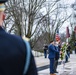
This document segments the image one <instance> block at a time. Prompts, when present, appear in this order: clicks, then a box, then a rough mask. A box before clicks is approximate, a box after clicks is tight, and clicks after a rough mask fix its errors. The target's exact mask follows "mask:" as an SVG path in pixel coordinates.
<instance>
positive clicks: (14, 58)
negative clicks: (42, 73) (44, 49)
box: [0, 27, 37, 75]
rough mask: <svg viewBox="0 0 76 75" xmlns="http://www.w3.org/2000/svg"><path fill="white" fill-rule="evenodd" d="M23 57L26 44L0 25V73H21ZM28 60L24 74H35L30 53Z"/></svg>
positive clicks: (16, 74)
mask: <svg viewBox="0 0 76 75" xmlns="http://www.w3.org/2000/svg"><path fill="white" fill-rule="evenodd" d="M25 58H26V45H25V43H24V41H23V40H22V38H21V37H18V36H15V35H11V34H8V33H6V32H5V31H4V30H3V28H1V27H0V75H23V70H24V65H25V62H26V61H25ZM30 61H31V62H30V67H29V69H28V72H27V74H26V75H37V69H36V65H35V62H34V57H33V55H32V54H31V60H30ZM31 64H32V65H31Z"/></svg>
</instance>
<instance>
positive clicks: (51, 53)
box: [48, 44, 58, 59]
mask: <svg viewBox="0 0 76 75" xmlns="http://www.w3.org/2000/svg"><path fill="white" fill-rule="evenodd" d="M48 50H49V56H48V58H49V59H50V58H55V54H56V52H58V51H57V50H56V49H55V47H54V45H52V44H50V45H49V46H48Z"/></svg>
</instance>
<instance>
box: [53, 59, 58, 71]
mask: <svg viewBox="0 0 76 75" xmlns="http://www.w3.org/2000/svg"><path fill="white" fill-rule="evenodd" d="M57 66H58V60H55V62H54V72H56V71H57Z"/></svg>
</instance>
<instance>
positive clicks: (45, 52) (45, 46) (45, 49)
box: [44, 45, 48, 58]
mask: <svg viewBox="0 0 76 75" xmlns="http://www.w3.org/2000/svg"><path fill="white" fill-rule="evenodd" d="M47 50H48V46H47V45H44V56H45V58H47Z"/></svg>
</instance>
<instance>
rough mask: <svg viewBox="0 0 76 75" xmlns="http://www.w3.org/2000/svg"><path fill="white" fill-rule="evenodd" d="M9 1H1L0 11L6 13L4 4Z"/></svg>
mask: <svg viewBox="0 0 76 75" xmlns="http://www.w3.org/2000/svg"><path fill="white" fill-rule="evenodd" d="M7 1H8V0H0V11H4V10H5V5H4V3H5V2H7Z"/></svg>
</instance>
